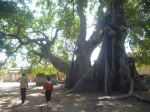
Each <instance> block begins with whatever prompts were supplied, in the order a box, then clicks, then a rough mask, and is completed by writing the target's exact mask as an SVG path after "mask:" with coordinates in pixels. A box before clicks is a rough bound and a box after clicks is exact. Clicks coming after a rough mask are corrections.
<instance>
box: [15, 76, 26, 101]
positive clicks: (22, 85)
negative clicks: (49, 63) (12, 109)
mask: <svg viewBox="0 0 150 112" xmlns="http://www.w3.org/2000/svg"><path fill="white" fill-rule="evenodd" d="M17 81H19V82H20V94H21V100H22V102H21V104H24V101H25V99H26V89H28V79H27V77H25V73H22V76H21V77H20V78H19V79H18V80H17Z"/></svg>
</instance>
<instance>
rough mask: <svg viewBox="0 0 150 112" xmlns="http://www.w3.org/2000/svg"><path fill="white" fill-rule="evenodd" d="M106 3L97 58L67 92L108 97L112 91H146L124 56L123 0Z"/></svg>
mask: <svg viewBox="0 0 150 112" xmlns="http://www.w3.org/2000/svg"><path fill="white" fill-rule="evenodd" d="M99 1H101V0H99ZM107 4H108V5H107V11H106V14H105V17H104V21H103V25H102V36H101V37H102V39H103V40H102V46H101V51H100V53H99V56H98V59H97V60H96V62H95V64H94V65H93V66H92V68H91V70H90V71H89V72H87V73H86V74H84V75H83V76H82V77H81V78H80V80H79V81H78V82H77V84H76V85H75V87H74V88H73V89H72V90H71V92H85V91H103V92H104V93H105V94H106V95H108V94H109V93H111V92H112V91H116V90H117V91H123V92H125V93H132V92H133V91H134V90H147V88H146V87H145V86H144V85H143V84H142V83H141V80H140V78H139V74H138V73H137V71H136V68H135V60H134V58H131V57H127V54H126V52H125V47H124V43H125V39H126V36H127V34H126V28H127V18H126V16H125V12H124V8H126V0H108V1H107ZM101 37H99V38H101Z"/></svg>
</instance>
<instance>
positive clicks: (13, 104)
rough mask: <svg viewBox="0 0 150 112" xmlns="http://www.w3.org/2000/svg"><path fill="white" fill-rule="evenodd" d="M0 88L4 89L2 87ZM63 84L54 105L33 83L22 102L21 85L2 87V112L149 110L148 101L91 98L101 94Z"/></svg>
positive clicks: (53, 101)
mask: <svg viewBox="0 0 150 112" xmlns="http://www.w3.org/2000/svg"><path fill="white" fill-rule="evenodd" d="M0 89H1V88H0ZM67 92H68V90H67V89H65V88H64V85H62V84H58V85H56V86H54V91H53V93H52V98H51V104H52V108H51V109H48V108H47V107H46V100H45V97H44V92H43V90H42V87H41V86H40V87H36V86H35V85H32V86H30V87H29V90H27V99H26V101H25V104H23V105H20V103H21V100H20V91H19V87H11V88H7V87H6V88H3V89H1V90H0V112H1V111H2V112H5V111H7V112H128V111H131V112H149V111H150V106H149V104H148V103H143V102H139V101H137V100H136V99H134V98H129V99H127V100H121V101H90V99H92V98H98V97H99V96H102V93H82V94H66V93H67Z"/></svg>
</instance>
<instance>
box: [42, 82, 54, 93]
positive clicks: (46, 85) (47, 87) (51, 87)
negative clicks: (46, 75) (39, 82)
mask: <svg viewBox="0 0 150 112" xmlns="http://www.w3.org/2000/svg"><path fill="white" fill-rule="evenodd" d="M43 89H44V90H51V91H52V90H53V84H52V83H49V82H45V83H44V86H43Z"/></svg>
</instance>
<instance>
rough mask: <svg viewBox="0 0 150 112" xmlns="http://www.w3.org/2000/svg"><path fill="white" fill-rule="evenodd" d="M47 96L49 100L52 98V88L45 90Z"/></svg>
mask: <svg viewBox="0 0 150 112" xmlns="http://www.w3.org/2000/svg"><path fill="white" fill-rule="evenodd" d="M45 98H46V101H47V102H48V101H50V100H51V91H50V90H48V91H47V90H46V91H45Z"/></svg>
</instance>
